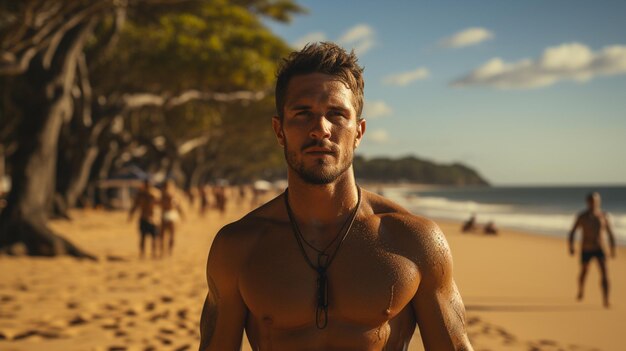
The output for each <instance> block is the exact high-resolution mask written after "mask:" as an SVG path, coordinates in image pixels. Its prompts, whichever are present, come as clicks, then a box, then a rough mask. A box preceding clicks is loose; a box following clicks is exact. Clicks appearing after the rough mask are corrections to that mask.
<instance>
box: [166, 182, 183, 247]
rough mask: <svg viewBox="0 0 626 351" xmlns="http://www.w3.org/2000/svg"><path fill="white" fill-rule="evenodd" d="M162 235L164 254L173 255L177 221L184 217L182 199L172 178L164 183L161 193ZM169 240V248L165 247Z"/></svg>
mask: <svg viewBox="0 0 626 351" xmlns="http://www.w3.org/2000/svg"><path fill="white" fill-rule="evenodd" d="M161 209H162V214H161V235H160V242H161V243H160V246H161V254H162V255H163V256H165V255H166V254H167V255H171V254H172V250H173V249H174V235H175V234H176V233H175V232H176V223H177V222H178V221H179V220H180V219H181V217H184V213H183V210H182V208H181V207H180V201H179V199H178V196H177V195H176V186H175V185H174V182H173V181H172V180H168V181H166V182H165V184H164V185H163V192H162V193H161ZM165 242H167V249H166V248H165Z"/></svg>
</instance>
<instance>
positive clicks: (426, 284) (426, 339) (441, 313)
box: [412, 230, 472, 350]
mask: <svg viewBox="0 0 626 351" xmlns="http://www.w3.org/2000/svg"><path fill="white" fill-rule="evenodd" d="M432 239H433V243H434V244H433V245H432V247H431V248H435V249H436V250H429V251H430V252H431V254H430V255H427V256H429V257H427V259H426V260H424V261H422V262H421V264H420V266H421V267H420V271H421V273H422V274H421V281H420V285H419V287H418V289H417V293H416V294H415V296H414V298H413V301H412V305H413V309H414V312H415V316H416V319H417V324H418V326H419V328H420V334H421V335H422V342H423V343H424V347H425V349H426V350H472V346H471V345H470V343H469V340H468V338H467V331H466V325H465V306H464V305H463V300H462V299H461V295H460V293H459V290H458V288H457V286H456V283H455V282H454V279H453V277H452V256H451V253H450V249H449V247H448V245H447V242H446V240H445V238H444V236H443V234H442V233H441V232H440V231H439V230H437V231H435V232H434V235H433V237H432ZM429 247H430V245H428V244H427V246H426V248H429ZM433 252H436V253H435V254H432V253H433Z"/></svg>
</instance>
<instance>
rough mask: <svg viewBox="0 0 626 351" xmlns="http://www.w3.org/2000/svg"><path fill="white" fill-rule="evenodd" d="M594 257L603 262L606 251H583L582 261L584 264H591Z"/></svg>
mask: <svg viewBox="0 0 626 351" xmlns="http://www.w3.org/2000/svg"><path fill="white" fill-rule="evenodd" d="M594 257H595V258H597V259H598V260H600V261H603V260H604V258H605V256H604V251H602V250H592V251H583V252H582V254H581V255H580V261H581V262H582V263H589V261H591V259H592V258H594Z"/></svg>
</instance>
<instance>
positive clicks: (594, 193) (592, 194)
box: [586, 191, 600, 201]
mask: <svg viewBox="0 0 626 351" xmlns="http://www.w3.org/2000/svg"><path fill="white" fill-rule="evenodd" d="M596 196H600V194H598V192H597V191H592V192H590V193H588V194H587V197H586V199H587V201H591V200H593V198H594V197H596Z"/></svg>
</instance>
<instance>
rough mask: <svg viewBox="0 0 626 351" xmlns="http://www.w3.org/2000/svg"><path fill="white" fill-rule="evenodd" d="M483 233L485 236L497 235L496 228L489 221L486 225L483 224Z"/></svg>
mask: <svg viewBox="0 0 626 351" xmlns="http://www.w3.org/2000/svg"><path fill="white" fill-rule="evenodd" d="M483 233H485V235H497V234H498V228H497V227H496V224H495V223H494V222H493V221H489V222H487V224H485V227H484V228H483Z"/></svg>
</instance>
